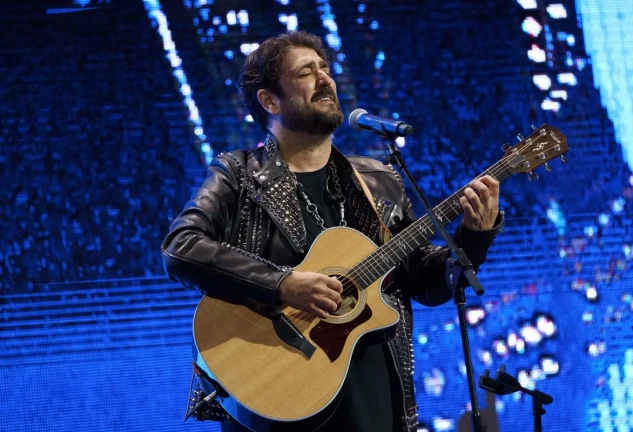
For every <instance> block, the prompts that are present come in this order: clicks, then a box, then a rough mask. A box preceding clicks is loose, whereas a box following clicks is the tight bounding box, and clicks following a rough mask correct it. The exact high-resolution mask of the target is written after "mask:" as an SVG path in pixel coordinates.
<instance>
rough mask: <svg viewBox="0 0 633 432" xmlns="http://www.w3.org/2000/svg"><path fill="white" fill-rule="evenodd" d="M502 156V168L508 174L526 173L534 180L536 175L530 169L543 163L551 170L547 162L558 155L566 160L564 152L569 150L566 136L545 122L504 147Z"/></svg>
mask: <svg viewBox="0 0 633 432" xmlns="http://www.w3.org/2000/svg"><path fill="white" fill-rule="evenodd" d="M504 150H505V156H504V158H503V162H504V168H505V169H507V170H508V171H509V172H510V174H517V173H528V174H529V176H530V180H535V179H536V178H538V175H537V174H535V173H533V172H532V171H533V170H534V169H535V168H537V167H539V166H541V165H545V168H546V169H547V170H548V171H551V168H550V166H549V165H547V162H548V161H550V160H552V159H554V158H555V157H557V156H560V158H561V160H562V161H563V162H567V159H566V158H565V156H564V154H565V153H567V152H568V151H569V146H568V145H567V137H566V136H565V135H563V133H562V132H561V131H560V129H558V128H555V127H552V126H550V125H548V124H547V123H545V124H543V126H541V127H539V128H534V132H532V134H530V136H528V137H527V138H523V137H521V141H520V142H519V143H518V144H516V145H515V146H512V147H509V148H505V147H504Z"/></svg>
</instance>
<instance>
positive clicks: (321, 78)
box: [317, 70, 334, 88]
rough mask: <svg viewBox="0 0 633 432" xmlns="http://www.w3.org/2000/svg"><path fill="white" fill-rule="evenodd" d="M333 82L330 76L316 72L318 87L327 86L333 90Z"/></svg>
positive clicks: (322, 72) (320, 71) (321, 71)
mask: <svg viewBox="0 0 633 432" xmlns="http://www.w3.org/2000/svg"><path fill="white" fill-rule="evenodd" d="M333 84H334V80H333V79H332V77H331V76H330V75H328V74H327V73H326V72H325V71H324V70H319V72H318V81H317V85H318V87H323V86H328V87H332V88H333Z"/></svg>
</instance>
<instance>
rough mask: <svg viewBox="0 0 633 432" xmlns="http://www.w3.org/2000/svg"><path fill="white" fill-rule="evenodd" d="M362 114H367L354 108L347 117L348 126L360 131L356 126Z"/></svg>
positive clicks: (360, 109)
mask: <svg viewBox="0 0 633 432" xmlns="http://www.w3.org/2000/svg"><path fill="white" fill-rule="evenodd" d="M363 114H367V111H365V110H364V109H362V108H356V109H355V110H354V111H352V112H351V114H350V115H349V125H350V126H351V127H353V128H354V129H356V130H361V128H360V126H358V118H359V117H360V116H361V115H363Z"/></svg>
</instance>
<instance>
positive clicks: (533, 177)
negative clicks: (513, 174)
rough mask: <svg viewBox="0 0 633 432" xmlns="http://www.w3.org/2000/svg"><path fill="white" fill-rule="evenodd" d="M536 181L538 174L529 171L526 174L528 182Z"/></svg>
mask: <svg viewBox="0 0 633 432" xmlns="http://www.w3.org/2000/svg"><path fill="white" fill-rule="evenodd" d="M536 179H538V174H537V173H534V172H532V171H529V172H528V180H530V181H534V180H536Z"/></svg>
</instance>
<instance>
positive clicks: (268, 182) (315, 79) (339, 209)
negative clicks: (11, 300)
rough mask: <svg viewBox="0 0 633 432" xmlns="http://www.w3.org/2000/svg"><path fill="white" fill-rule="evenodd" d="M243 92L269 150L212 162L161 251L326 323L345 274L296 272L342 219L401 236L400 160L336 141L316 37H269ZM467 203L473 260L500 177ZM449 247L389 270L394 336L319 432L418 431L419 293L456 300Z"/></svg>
mask: <svg viewBox="0 0 633 432" xmlns="http://www.w3.org/2000/svg"><path fill="white" fill-rule="evenodd" d="M239 88H240V90H241V93H242V96H243V99H244V103H245V105H246V107H247V109H248V111H249V112H250V114H251V115H252V116H253V119H254V120H255V121H256V122H257V124H258V125H259V126H260V127H261V128H262V130H264V131H265V132H266V133H267V138H266V142H265V145H264V146H263V147H260V148H257V149H254V150H237V151H233V152H230V153H224V154H222V155H220V156H218V157H217V158H216V159H215V160H213V162H211V164H210V165H209V167H208V176H207V178H206V180H205V181H204V183H203V184H202V186H201V187H200V188H199V189H198V190H197V192H196V193H195V194H194V196H193V198H192V200H191V201H189V202H188V203H187V204H186V206H185V209H184V211H183V212H182V213H181V214H180V215H179V216H178V217H177V218H176V219H175V220H174V221H173V223H172V225H171V231H170V232H169V234H168V236H167V238H166V239H165V241H164V243H163V245H162V251H163V258H164V265H165V269H166V271H167V274H168V275H169V277H170V278H171V279H173V280H177V281H180V282H181V283H183V284H184V285H186V286H188V287H195V288H197V289H199V290H200V291H201V292H202V293H203V294H205V295H208V296H211V297H216V298H219V299H223V300H225V299H226V300H230V301H232V302H235V301H238V302H239V301H240V300H244V301H245V300H249V301H256V302H259V303H262V304H264V305H268V306H273V307H274V306H276V305H277V306H278V305H281V304H284V305H289V306H291V307H293V308H295V309H298V310H301V311H304V312H306V313H310V314H313V315H315V316H317V317H320V318H327V317H328V316H329V314H331V313H333V312H334V311H335V310H336V309H337V308H338V306H339V303H340V302H341V292H342V285H341V282H340V281H338V280H337V279H335V278H331V277H328V276H325V275H323V274H319V273H313V272H300V271H292V269H291V267H293V266H297V265H298V264H299V263H301V261H302V260H303V258H304V257H305V256H306V253H307V251H308V249H309V248H310V245H311V243H312V242H313V241H314V239H315V238H316V237H317V236H318V235H319V234H320V233H321V232H322V231H323V230H326V229H328V228H330V227H336V226H341V225H344V226H347V227H349V228H353V229H355V230H358V231H360V232H361V233H363V234H364V235H366V236H367V237H369V238H370V239H372V240H373V241H374V242H375V243H376V244H377V245H380V244H382V243H383V242H384V236H383V234H384V232H383V228H382V227H384V226H386V228H387V229H388V231H389V233H390V234H391V235H395V234H397V233H398V232H400V231H401V230H403V229H404V228H406V227H407V226H408V225H409V224H411V223H412V222H413V221H415V219H416V217H415V215H414V214H413V212H412V209H411V203H410V201H409V199H408V198H407V197H406V195H405V190H404V187H403V184H402V180H401V178H400V176H399V175H398V174H397V173H396V172H395V171H394V170H393V168H391V167H390V166H385V165H383V164H382V163H381V162H379V161H376V160H373V159H370V158H365V157H345V156H344V155H343V154H341V153H340V152H339V151H338V150H337V148H336V147H334V146H333V145H332V141H331V136H332V133H333V132H334V131H335V130H336V129H337V128H338V127H339V126H340V125H341V124H342V123H343V119H344V116H343V112H342V111H341V108H340V105H339V100H338V97H337V93H336V84H335V82H334V80H333V79H332V76H331V74H330V66H329V63H328V59H327V55H326V52H325V49H324V47H323V45H322V42H321V40H320V39H319V38H318V37H317V36H314V35H310V34H307V33H304V32H289V33H284V34H281V35H278V36H276V37H273V38H270V39H268V40H266V41H264V42H263V43H262V44H261V46H260V47H259V48H257V49H256V50H255V51H254V52H253V53H251V54H250V55H249V56H248V58H247V59H246V62H245V65H244V68H243V73H242V75H241V77H240V82H239ZM366 191H367V192H368V193H366ZM460 205H461V207H462V208H463V211H464V219H463V222H462V223H461V224H460V225H459V227H458V228H457V230H456V232H455V234H454V238H455V241H456V243H457V245H458V246H460V247H461V248H463V249H464V251H465V252H466V253H467V255H468V257H469V258H470V260H471V261H472V263H473V265H474V266H475V268H478V267H479V266H480V265H481V264H482V263H483V262H484V261H485V259H486V253H487V250H488V248H489V247H490V246H491V244H492V242H493V240H494V238H495V236H496V235H497V232H498V231H499V228H500V227H501V225H502V223H503V212H500V211H499V183H498V182H497V181H496V180H495V179H494V178H492V177H491V176H484V177H481V178H479V179H477V180H473V181H472V182H471V183H470V184H469V187H467V188H466V189H465V192H464V195H463V196H462V197H461V199H460ZM449 253H450V252H449V250H448V248H446V247H438V246H434V245H431V244H428V243H427V244H425V245H422V247H420V248H419V249H418V250H417V251H416V252H414V253H413V254H412V255H410V256H409V258H407V259H406V260H404V261H403V262H401V263H399V264H398V266H397V267H396V269H395V270H394V271H393V272H392V278H391V283H389V284H388V286H386V287H385V286H383V298H384V299H385V302H386V303H388V304H390V305H392V306H393V307H394V308H395V309H396V310H398V311H399V313H400V317H401V320H400V323H399V324H398V329H397V332H396V336H395V338H394V339H392V340H391V341H389V342H388V343H384V344H382V345H376V346H372V347H369V348H367V349H363V350H358V351H357V352H355V354H354V356H353V358H352V361H351V364H350V367H349V371H348V374H347V377H346V379H345V382H344V384H343V388H342V390H341V402H340V404H339V406H338V408H337V409H336V411H335V412H334V414H333V415H332V417H331V418H330V419H329V420H327V422H326V423H325V424H324V425H323V426H322V427H321V429H319V430H322V431H330V430H343V431H348V432H351V431H359V432H368V431H380V432H383V431H410V430H416V425H417V411H416V408H417V407H416V402H415V395H414V386H413V379H412V374H413V372H412V359H411V350H410V344H411V332H412V313H411V299H414V300H416V301H418V302H419V303H421V304H423V305H426V306H437V305H441V304H443V303H445V302H447V301H449V300H450V299H451V297H452V292H451V291H450V290H449V289H448V288H447V286H446V284H445V282H444V275H445V260H446V258H447V257H448V256H449ZM384 285H387V284H384ZM315 379H318V377H315ZM291 402H292V401H291V400H289V403H291ZM213 408H214V411H213V413H211V414H209V413H208V412H207V415H206V416H205V413H198V414H199V415H198V417H199V418H211V419H213V420H220V421H223V423H222V430H223V431H245V430H248V429H246V428H245V427H244V426H242V425H240V424H239V423H238V422H236V421H234V420H232V419H231V418H230V416H229V415H228V414H227V413H226V412H224V411H223V410H222V409H221V408H220V407H219V406H218V405H217V403H216V404H214V405H213Z"/></svg>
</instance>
